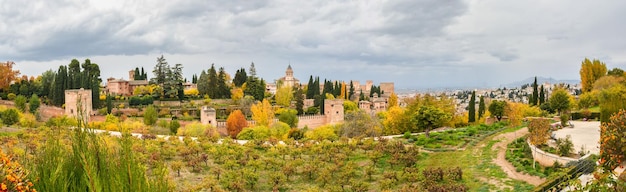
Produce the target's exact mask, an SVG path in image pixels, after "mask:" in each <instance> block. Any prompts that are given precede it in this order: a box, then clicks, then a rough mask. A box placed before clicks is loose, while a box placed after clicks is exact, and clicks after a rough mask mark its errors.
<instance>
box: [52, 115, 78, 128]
mask: <svg viewBox="0 0 626 192" xmlns="http://www.w3.org/2000/svg"><path fill="white" fill-rule="evenodd" d="M77 125H78V121H77V120H76V119H75V118H69V117H67V116H66V115H63V116H60V117H53V118H50V119H48V121H46V126H47V127H67V126H77Z"/></svg>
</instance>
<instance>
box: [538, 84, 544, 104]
mask: <svg viewBox="0 0 626 192" xmlns="http://www.w3.org/2000/svg"><path fill="white" fill-rule="evenodd" d="M545 102H546V92H545V91H544V88H543V85H541V89H540V91H539V105H541V104H544V103H545Z"/></svg>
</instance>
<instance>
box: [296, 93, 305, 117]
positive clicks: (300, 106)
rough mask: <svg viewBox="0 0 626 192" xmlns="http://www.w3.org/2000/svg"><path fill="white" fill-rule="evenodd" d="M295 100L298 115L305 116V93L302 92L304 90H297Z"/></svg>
mask: <svg viewBox="0 0 626 192" xmlns="http://www.w3.org/2000/svg"><path fill="white" fill-rule="evenodd" d="M295 100H296V111H298V115H302V114H304V93H303V92H302V89H300V88H298V90H296V95H295Z"/></svg>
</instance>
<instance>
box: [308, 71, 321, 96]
mask: <svg viewBox="0 0 626 192" xmlns="http://www.w3.org/2000/svg"><path fill="white" fill-rule="evenodd" d="M314 87H315V83H314V82H313V75H311V76H309V83H308V84H307V91H306V98H307V99H312V98H313V96H314V95H315V88H314ZM317 89H318V90H319V87H317Z"/></svg>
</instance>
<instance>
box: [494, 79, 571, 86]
mask: <svg viewBox="0 0 626 192" xmlns="http://www.w3.org/2000/svg"><path fill="white" fill-rule="evenodd" d="M534 81H535V77H530V78H528V79H524V80H522V81H518V82H513V83H509V84H505V85H502V86H504V87H521V86H522V85H525V84H529V85H530V84H532V83H533V82H534ZM546 82H547V83H550V84H558V83H565V84H571V85H574V84H579V83H580V80H556V79H554V78H552V77H537V84H542V83H546Z"/></svg>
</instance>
